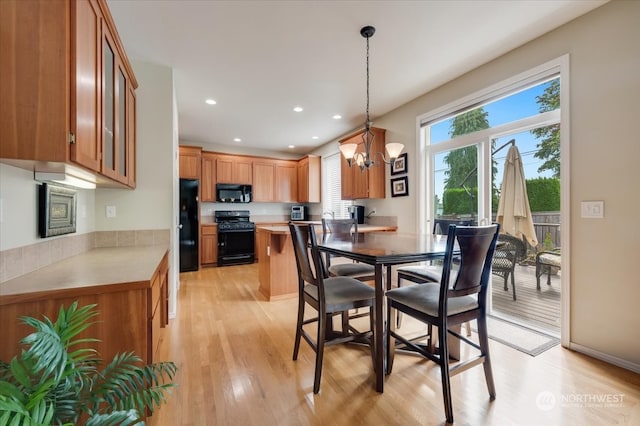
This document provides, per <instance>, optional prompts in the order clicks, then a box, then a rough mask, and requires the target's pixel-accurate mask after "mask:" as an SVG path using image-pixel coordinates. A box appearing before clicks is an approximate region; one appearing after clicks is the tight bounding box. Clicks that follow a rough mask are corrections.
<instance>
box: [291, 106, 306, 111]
mask: <svg viewBox="0 0 640 426" xmlns="http://www.w3.org/2000/svg"><path fill="white" fill-rule="evenodd" d="M293 110H294V111H295V112H302V111H304V109H303V108H302V107H301V106H297V107H293Z"/></svg>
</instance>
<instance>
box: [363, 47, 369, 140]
mask: <svg viewBox="0 0 640 426" xmlns="http://www.w3.org/2000/svg"><path fill="white" fill-rule="evenodd" d="M364 124H365V128H366V129H367V130H369V37H367V118H366V121H365V123H364Z"/></svg>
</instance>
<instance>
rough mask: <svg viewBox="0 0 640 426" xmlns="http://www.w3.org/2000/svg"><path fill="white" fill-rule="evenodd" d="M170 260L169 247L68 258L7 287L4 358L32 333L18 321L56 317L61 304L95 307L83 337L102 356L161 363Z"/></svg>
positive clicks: (0, 349)
mask: <svg viewBox="0 0 640 426" xmlns="http://www.w3.org/2000/svg"><path fill="white" fill-rule="evenodd" d="M168 277H169V256H168V251H167V249H166V247H160V246H146V247H123V248H101V249H94V250H91V251H89V252H86V253H83V254H80V255H77V256H74V257H73V258H69V259H65V260H62V261H60V262H59V263H57V264H55V263H54V264H52V265H49V266H46V267H44V268H41V269H39V270H36V271H34V272H31V273H30V274H27V275H24V276H21V277H18V278H16V279H13V280H10V281H6V282H4V283H3V293H2V294H0V324H2V345H0V359H2V360H10V359H11V358H12V357H13V356H14V355H16V354H17V353H18V352H19V351H20V350H21V347H22V346H21V345H20V339H21V338H23V337H25V336H26V335H27V334H29V333H31V332H32V331H33V329H31V328H30V327H27V326H26V325H25V324H23V323H21V322H20V317H22V316H31V317H35V318H38V319H42V317H43V315H46V316H47V317H49V318H56V317H57V314H58V311H59V309H60V306H66V307H68V306H69V305H71V303H73V302H74V301H77V302H78V304H79V306H86V305H88V304H97V308H96V310H97V312H98V316H97V317H96V318H95V323H94V324H93V325H92V326H91V327H89V328H88V329H87V330H86V331H84V332H83V333H82V335H81V337H83V338H84V337H92V338H97V339H99V341H98V342H95V343H92V344H91V346H92V347H95V349H96V350H97V351H98V353H99V354H100V355H101V357H102V358H103V359H105V360H107V361H109V360H111V359H112V358H113V357H114V355H116V354H117V353H123V352H131V351H133V352H135V354H136V355H138V356H139V357H140V358H142V361H143V362H144V363H145V364H149V363H152V362H155V361H158V359H157V356H156V354H157V350H158V345H159V342H160V337H161V333H162V328H164V327H165V326H166V325H167V323H168V318H169V311H168V306H169V305H168V294H169V291H168V282H169V281H168Z"/></svg>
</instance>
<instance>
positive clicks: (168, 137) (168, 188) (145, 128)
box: [95, 61, 175, 231]
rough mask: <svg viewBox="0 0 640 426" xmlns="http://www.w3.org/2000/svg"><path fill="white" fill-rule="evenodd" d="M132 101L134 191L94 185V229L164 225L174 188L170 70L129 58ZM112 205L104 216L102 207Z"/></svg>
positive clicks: (169, 221)
mask: <svg viewBox="0 0 640 426" xmlns="http://www.w3.org/2000/svg"><path fill="white" fill-rule="evenodd" d="M133 68H134V72H135V74H136V78H137V79H138V83H139V85H140V87H139V88H138V90H137V91H136V100H137V117H136V119H137V135H136V137H137V139H136V141H137V155H138V160H137V162H136V166H137V174H136V183H137V186H136V189H135V190H134V191H131V190H130V189H97V190H96V199H95V209H96V218H95V226H96V231H113V230H120V231H121V230H131V229H169V228H171V224H172V217H173V213H172V205H173V204H172V188H173V167H174V163H175V160H174V151H173V140H172V139H173V109H172V106H173V71H172V70H171V68H168V67H164V66H160V65H153V64H148V63H144V62H135V61H134V62H133ZM108 205H111V206H115V207H116V217H115V218H107V217H106V214H105V208H106V206H108Z"/></svg>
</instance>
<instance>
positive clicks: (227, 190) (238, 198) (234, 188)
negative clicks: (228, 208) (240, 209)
mask: <svg viewBox="0 0 640 426" xmlns="http://www.w3.org/2000/svg"><path fill="white" fill-rule="evenodd" d="M216 201H217V202H219V203H250V202H251V185H236V184H232V183H218V184H216Z"/></svg>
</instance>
